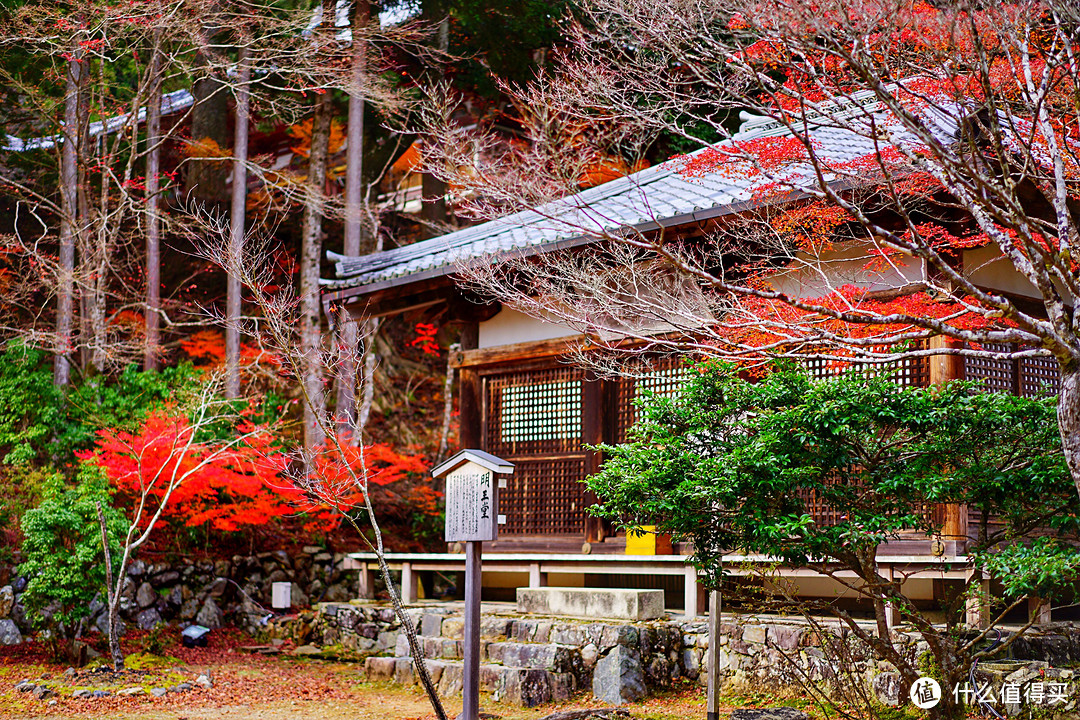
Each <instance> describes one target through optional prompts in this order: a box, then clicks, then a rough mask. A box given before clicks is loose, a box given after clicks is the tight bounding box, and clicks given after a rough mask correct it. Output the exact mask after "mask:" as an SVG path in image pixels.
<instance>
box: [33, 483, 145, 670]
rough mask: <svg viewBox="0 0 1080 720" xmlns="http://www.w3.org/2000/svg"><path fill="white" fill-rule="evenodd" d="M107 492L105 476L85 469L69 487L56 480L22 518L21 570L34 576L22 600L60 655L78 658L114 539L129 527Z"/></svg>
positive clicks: (114, 547) (116, 545) (115, 544)
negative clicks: (106, 542)
mask: <svg viewBox="0 0 1080 720" xmlns="http://www.w3.org/2000/svg"><path fill="white" fill-rule="evenodd" d="M109 494H110V489H109V482H108V479H107V478H106V477H105V476H104V474H103V473H101V472H100V471H99V470H98V469H97V468H95V467H93V466H92V465H83V466H81V467H80V468H79V473H78V477H77V480H76V483H75V484H74V485H73V486H71V487H67V486H65V484H64V481H63V478H62V477H61V476H60V475H56V476H54V477H53V478H52V479H51V480H50V481H49V482H48V484H47V485H46V488H45V497H44V499H43V500H42V502H41V503H40V504H39V505H38V506H37V507H35V508H33V509H31V510H28V511H27V512H26V513H25V514H24V515H23V517H22V532H23V542H22V551H23V556H24V557H25V558H26V560H25V561H24V562H23V563H22V565H20V566H19V572H20V573H21V574H23V575H26V576H27V577H29V578H30V582H29V583H28V584H27V586H26V593H25V594H24V596H23V602H24V603H25V605H26V608H27V609H28V610H29V611H30V612H31V613H33V616H34V618H35V622H36V624H38V625H39V627H41V628H42V629H43V630H46V631H47V632H48V637H49V642H50V644H51V646H52V648H53V654H54V655H56V656H57V657H65V656H68V655H74V653H73V644H72V643H73V641H74V640H78V639H79V638H80V637H81V636H82V633H83V630H84V629H85V625H86V620H87V619H88V618H89V617H90V610H91V608H90V606H91V603H92V602H93V600H94V598H95V597H96V596H97V595H98V594H99V593H100V592H101V588H102V586H103V585H104V584H105V575H106V568H105V564H106V558H107V557H109V555H110V554H112V555H114V556H115V555H116V553H117V552H118V550H119V543H118V541H117V540H116V538H118V537H119V536H121V535H122V534H123V533H124V531H125V530H126V529H127V523H126V521H125V520H124V518H123V515H121V514H120V512H119V511H117V510H114V509H113V508H111V507H109V506H108V502H109ZM103 503H104V505H105V510H104V511H103V512H102V513H101V514H100V515H99V508H100V507H101V505H102V504H103ZM99 522H101V523H104V526H105V527H107V528H108V532H109V535H110V536H111V537H112V538H113V539H112V540H111V541H110V547H109V549H108V550H106V549H105V548H103V547H102V544H101V529H100V527H101V526H100V525H99Z"/></svg>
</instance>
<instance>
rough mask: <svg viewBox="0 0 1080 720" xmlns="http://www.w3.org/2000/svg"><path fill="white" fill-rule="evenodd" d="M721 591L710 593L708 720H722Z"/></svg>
mask: <svg viewBox="0 0 1080 720" xmlns="http://www.w3.org/2000/svg"><path fill="white" fill-rule="evenodd" d="M721 609H722V607H721V596H720V591H719V590H712V591H710V592H709V648H708V650H707V651H706V658H707V660H706V662H705V665H706V668H705V672H706V673H707V675H706V697H705V717H706V720H720V621H721V613H720V611H721Z"/></svg>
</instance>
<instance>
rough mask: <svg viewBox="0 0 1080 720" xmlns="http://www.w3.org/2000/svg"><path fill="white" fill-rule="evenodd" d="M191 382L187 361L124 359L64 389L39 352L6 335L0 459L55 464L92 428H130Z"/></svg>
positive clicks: (92, 434) (90, 435) (86, 442)
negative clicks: (153, 367)
mask: <svg viewBox="0 0 1080 720" xmlns="http://www.w3.org/2000/svg"><path fill="white" fill-rule="evenodd" d="M199 382H200V379H199V376H198V374H197V372H196V370H195V369H194V368H192V366H191V365H190V364H186V363H185V364H181V365H179V366H177V367H171V368H165V369H163V370H161V371H149V372H147V371H142V370H139V369H138V367H137V366H136V365H133V364H132V365H128V366H127V367H126V368H124V370H123V371H122V372H121V373H120V374H119V375H118V376H117V377H115V378H111V379H110V378H107V377H105V376H101V375H96V376H93V377H90V378H87V379H85V380H83V381H81V382H79V383H77V384H75V385H74V386H72V387H70V388H69V389H68V390H67V392H65V391H63V390H62V389H61V388H58V387H56V386H55V385H54V384H53V378H52V369H51V368H50V367H49V356H48V355H47V354H46V353H45V352H43V351H41V350H38V349H34V348H29V347H27V346H26V345H24V344H23V343H21V342H18V341H12V342H9V343H8V344H7V346H6V347H5V348H4V352H3V353H2V354H0V463H2V464H4V465H37V466H46V465H49V464H55V465H57V466H62V465H64V464H65V463H67V462H68V461H70V460H71V459H72V458H73V453H74V452H75V451H77V450H86V449H88V448H90V447H91V446H92V445H93V442H94V440H95V438H96V437H97V431H98V429H99V428H102V427H108V428H117V429H121V430H135V429H136V428H137V427H138V426H139V425H140V424H141V423H142V422H143V421H144V420H145V419H146V418H147V416H148V415H149V414H150V413H151V412H152V411H153V410H155V409H160V408H161V407H163V406H164V405H165V404H166V403H169V402H175V401H177V400H180V399H182V398H183V397H185V396H186V395H190V394H191V393H192V392H193V391H194V389H195V388H196V387H197V386H198V385H199Z"/></svg>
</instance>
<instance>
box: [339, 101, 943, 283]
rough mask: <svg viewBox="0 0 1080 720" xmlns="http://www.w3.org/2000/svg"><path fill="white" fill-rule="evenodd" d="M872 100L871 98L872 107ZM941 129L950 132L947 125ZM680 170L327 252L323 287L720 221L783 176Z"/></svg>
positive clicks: (667, 167)
mask: <svg viewBox="0 0 1080 720" xmlns="http://www.w3.org/2000/svg"><path fill="white" fill-rule="evenodd" d="M869 100H870V98H867V102H869ZM856 112H858V111H856ZM942 131H943V133H944V132H947V130H945V129H944V128H942ZM786 134H788V131H787V130H786V128H784V127H783V126H780V125H779V124H778V123H776V122H773V121H770V120H769V119H768V118H762V117H756V116H748V115H744V122H743V125H742V127H741V128H740V131H739V133H737V134H736V135H735V136H734V137H733V138H732V139H731V140H728V141H725V142H724V143H721V144H720V145H726V144H730V143H733V142H740V141H743V142H744V141H746V140H752V139H757V138H765V137H778V136H782V135H786ZM810 135H811V136H812V138H813V140H814V142H815V146H816V147H817V149H818V154H819V156H821V157H822V158H825V159H827V160H829V161H833V162H844V161H847V160H852V159H855V158H858V157H864V156H866V155H868V154H871V153H873V152H874V146H873V145H872V144H871V141H870V140H868V139H867V138H865V137H862V136H860V135H857V134H855V133H853V132H851V131H848V130H844V129H840V128H837V127H828V126H821V127H815V128H812V129H811V131H810ZM698 152H704V151H698ZM679 167H680V166H679V165H678V164H677V163H674V162H665V163H663V164H661V165H657V166H655V167H652V168H649V169H646V170H642V171H641V172H638V173H634V174H632V175H629V176H627V177H623V178H619V179H617V180H613V181H611V182H608V183H605V184H603V185H599V186H597V187H594V188H591V189H588V190H585V191H583V192H581V193H577V194H575V195H571V196H568V197H565V198H562V199H560V200H556V201H554V202H550V203H548V204H546V205H544V206H541V207H540V208H537V209H536V210H526V211H523V212H518V213H515V214H512V215H508V216H506V217H503V218H499V219H497V220H491V221H488V222H485V223H482V224H479V225H475V226H473V227H468V228H464V229H462V230H457V231H455V232H452V233H448V234H446V235H442V236H440V237H436V238H431V239H428V240H423V241H421V242H418V243H414V244H412V245H406V246H404V247H399V248H394V249H392V250H386V251H384V252H379V253H374V254H371V255H364V256H358V257H346V256H343V255H339V254H337V253H327V255H328V257H329V258H330V259H331V260H333V261H335V263H336V270H337V278H336V279H332V280H322V281H321V283H322V285H323V287H324V288H326V289H328V290H338V289H344V288H350V287H363V286H367V288H366V289H367V290H371V291H373V290H375V289H376V288H378V287H386V286H387V285H396V284H404V283H407V282H411V281H412V280H419V279H421V278H426V277H432V276H438V275H445V274H450V273H453V272H454V271H455V269H456V268H457V267H459V266H460V264H462V263H465V262H468V261H472V260H476V259H479V258H484V257H496V256H498V255H500V254H504V253H514V252H532V253H538V252H545V251H548V250H551V249H555V248H559V247H566V246H568V245H573V244H585V243H588V242H591V241H593V240H596V239H599V238H600V237H602V236H603V235H604V234H605V233H606V234H608V235H610V233H611V232H612V231H618V230H619V229H620V228H622V229H629V228H635V229H641V230H647V229H650V228H655V227H656V226H658V225H675V224H679V223H681V222H690V221H693V220H695V219H703V218H705V217H714V216H717V215H721V214H724V211H725V209H728V210H729V211H730V210H731V209H732V207H733V206H737V205H738V204H739V203H741V202H743V201H750V200H751V199H752V198H753V196H754V195H755V192H756V191H757V190H758V189H759V188H760V187H761V186H763V185H765V184H767V183H771V182H774V181H775V179H776V178H774V177H766V176H764V175H762V174H757V175H756V176H753V177H740V176H737V175H733V174H730V173H719V172H714V173H711V174H708V175H706V176H705V177H702V178H700V179H698V178H694V179H688V178H686V177H683V176H682V175H680V174H679V173H678V168H679ZM784 174H785V181H786V182H788V183H791V184H792V185H794V186H796V187H798V186H809V185H810V184H812V183H813V182H814V174H813V171H812V169H811V168H810V167H809V164H807V165H806V166H805V167H796V168H794V169H785V171H784ZM361 292H363V291H361Z"/></svg>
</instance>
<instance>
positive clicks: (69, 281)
mask: <svg viewBox="0 0 1080 720" xmlns="http://www.w3.org/2000/svg"><path fill="white" fill-rule="evenodd" d="M79 55H81V53H80V52H79V51H78V49H76V50H75V58H74V59H73V60H71V61H70V62H68V72H67V83H66V87H65V97H64V144H63V146H62V147H61V149H60V273H59V275H60V277H59V278H58V280H59V288H58V290H57V307H56V349H55V358H54V361H53V382H55V383H56V384H57V385H67V384H68V383H69V382H71V352H72V345H73V343H72V328H73V326H74V324H75V237H76V233H77V227H78V206H79V202H78V193H79V169H78V152H79V148H78V145H79V137H80V127H79V115H80V113H79V105H80V99H81V95H82V85H83V78H84V73H83V66H82V63H81V62H80V58H79Z"/></svg>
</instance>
